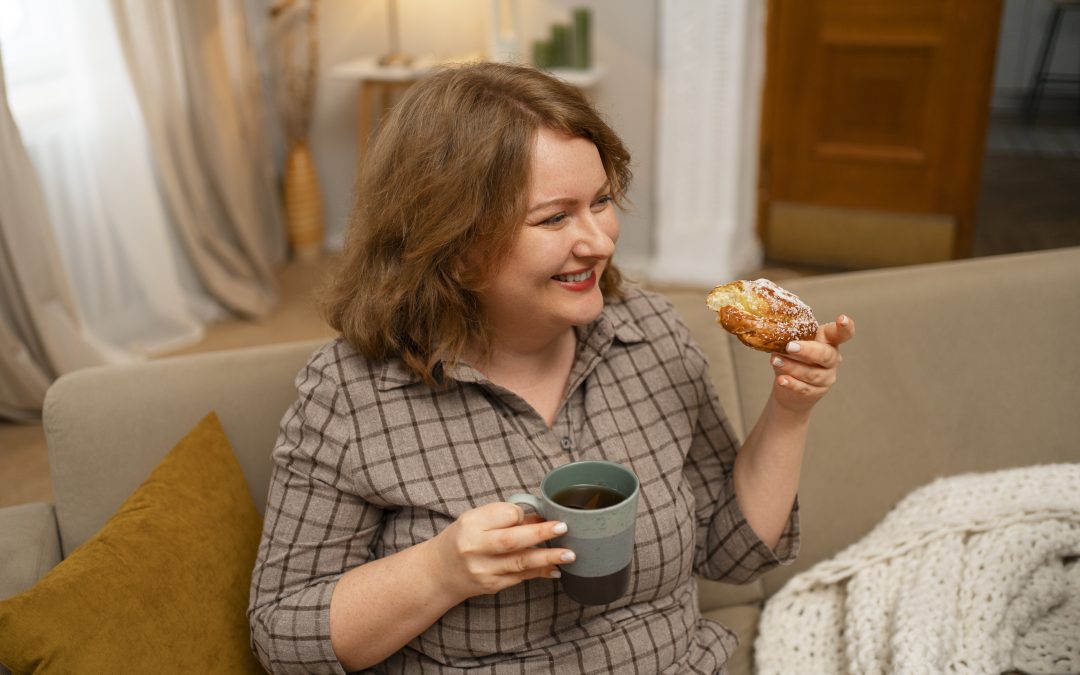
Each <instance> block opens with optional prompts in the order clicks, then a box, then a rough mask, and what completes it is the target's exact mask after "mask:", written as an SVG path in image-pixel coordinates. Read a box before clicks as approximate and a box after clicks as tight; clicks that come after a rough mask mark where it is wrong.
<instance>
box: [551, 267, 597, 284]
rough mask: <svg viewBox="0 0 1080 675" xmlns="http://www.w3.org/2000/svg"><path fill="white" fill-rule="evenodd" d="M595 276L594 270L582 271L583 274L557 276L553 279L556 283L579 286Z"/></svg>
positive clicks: (574, 273)
mask: <svg viewBox="0 0 1080 675" xmlns="http://www.w3.org/2000/svg"><path fill="white" fill-rule="evenodd" d="M592 275H593V271H592V270H582V271H581V272H573V273H571V274H556V275H555V276H553V277H552V279H554V280H555V281H563V282H566V283H571V284H578V283H581V282H582V281H586V280H588V278H589V277H591V276H592Z"/></svg>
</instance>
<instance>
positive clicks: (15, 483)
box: [0, 120, 1080, 507]
mask: <svg viewBox="0 0 1080 675" xmlns="http://www.w3.org/2000/svg"><path fill="white" fill-rule="evenodd" d="M1000 124H1004V125H1006V126H1005V130H1004V131H1003V130H1002V129H1001V128H995V127H992V131H991V139H994V142H995V143H996V145H992V146H991V145H988V148H987V157H986V160H985V163H984V165H983V174H984V179H983V189H982V196H981V199H980V201H979V207H978V215H977V224H976V235H975V251H974V252H975V255H976V256H987V255H997V254H1002V253H1012V252H1020V251H1034V250H1041V249H1048V248H1061V247H1065V246H1080V156H1077V155H1071V154H1070V153H1065V152H1056V153H1054V152H1047V151H1046V150H1045V149H1044V150H1039V149H1038V148H1040V147H1042V146H1040V145H1038V143H1045V142H1046V141H1045V134H1042V135H1036V137H1035V138H1036V140H1037V142H1036V140H1031V141H1030V142H1027V141H1023V140H1022V137H1023V136H1022V133H1021V132H1020V131H1017V123H1016V121H1015V120H1006V121H1004V122H1001V123H1000ZM1000 124H999V126H1000ZM1075 125H1076V127H1078V128H1080V120H1078V121H1077V122H1076V123H1075ZM1058 126H1061V125H1060V124H1059V125H1058ZM995 134H996V135H995ZM1069 138H1072V136H1069ZM1010 139H1011V140H1010ZM1017 139H1021V140H1017ZM1008 142H1015V143H1020V144H1021V145H1023V144H1024V143H1026V142H1027V143H1028V145H1027V146H1024V147H1026V148H1027V149H1026V150H1025V149H1023V148H1021V149H1019V150H1016V151H1015V152H1011V153H1010V152H1009V150H1008V147H1007V143H1008ZM1070 142H1071V141H1070ZM1069 147H1070V148H1071V147H1072V146H1071V145H1070V146H1069ZM325 269H326V266H325V265H318V264H315V265H312V264H306V265H305V264H298V263H293V264H290V265H287V266H285V267H284V268H283V269H282V270H281V272H280V275H279V283H280V290H281V302H280V304H279V306H278V307H277V309H275V310H274V312H273V313H272V314H271V315H270V316H268V317H266V318H265V319H263V320H261V321H241V320H229V321H225V322H222V323H219V324H216V325H214V326H211V327H209V328H208V329H207V333H206V336H205V338H204V340H203V341H202V342H201V343H199V344H198V345H195V346H193V347H189V348H187V349H183V350H180V351H179V352H175V353H176V354H180V353H193V352H207V351H217V350H222V349H234V348H237V347H244V346H249V345H260V344H271V343H277V342H289V341H293V340H302V339H307V338H318V337H327V338H329V337H330V336H332V335H333V331H331V329H330V328H329V326H327V325H326V324H324V323H323V322H322V320H321V319H319V317H318V314H317V312H316V310H315V307H314V303H313V302H312V293H313V291H314V289H315V288H316V287H317V286H319V284H320V283H321V282H322V280H323V278H324V275H325ZM827 271H829V270H815V269H811V268H797V267H784V266H775V265H774V266H770V267H768V268H766V269H763V270H759V271H757V272H756V273H755V275H756V276H766V277H769V278H772V279H774V280H777V281H780V280H782V279H785V278H790V277H793V276H801V275H804V274H814V273H820V272H827ZM51 499H52V486H51V485H50V483H49V466H48V459H47V456H46V452H45V439H44V434H43V432H42V429H41V426H40V425H26V426H17V425H5V424H0V507H3V506H8V505H11V504H20V503H23V502H29V501H50V500H51Z"/></svg>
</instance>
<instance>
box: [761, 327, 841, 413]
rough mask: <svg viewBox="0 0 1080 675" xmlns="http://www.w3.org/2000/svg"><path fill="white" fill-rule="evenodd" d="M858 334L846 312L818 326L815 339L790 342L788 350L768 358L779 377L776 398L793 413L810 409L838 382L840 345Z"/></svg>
mask: <svg viewBox="0 0 1080 675" xmlns="http://www.w3.org/2000/svg"><path fill="white" fill-rule="evenodd" d="M854 335H855V322H854V321H853V320H852V319H851V318H850V317H847V316H845V315H843V314H841V315H840V316H839V317H838V318H837V319H836V321H834V322H832V323H827V324H825V325H824V326H821V327H820V328H818V332H817V335H816V336H815V337H814V339H813V340H799V341H795V342H789V343H788V346H787V352H786V353H784V354H773V355H772V356H771V357H769V360H770V362H771V363H772V366H773V370H774V371H775V373H776V377H775V379H774V380H773V391H772V396H773V399H774V400H775V401H776V403H777V404H779V405H780V406H781V407H783V408H785V409H787V410H789V411H791V412H809V411H810V409H811V408H813V407H814V404H815V403H817V402H818V401H820V400H821V398H822V397H823V396H825V394H827V393H829V389H830V388H832V386H833V385H834V384H835V383H836V370H837V368H839V367H840V363H841V362H842V361H843V357H841V356H840V349H839V347H840V345H842V344H843V343H845V342H847V341H848V340H850V339H851V338H852V337H853V336H854Z"/></svg>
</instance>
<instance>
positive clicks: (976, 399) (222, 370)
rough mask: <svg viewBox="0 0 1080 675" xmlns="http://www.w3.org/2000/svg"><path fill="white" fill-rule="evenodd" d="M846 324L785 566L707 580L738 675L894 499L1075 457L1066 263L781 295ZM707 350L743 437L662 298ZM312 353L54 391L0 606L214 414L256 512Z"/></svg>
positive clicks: (1063, 254) (689, 308)
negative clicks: (825, 566)
mask: <svg viewBox="0 0 1080 675" xmlns="http://www.w3.org/2000/svg"><path fill="white" fill-rule="evenodd" d="M784 284H785V285H786V286H788V287H789V288H791V289H792V290H794V291H796V292H797V293H799V294H800V295H801V296H802V297H803V298H804V299H805V300H806V301H807V302H809V303H810V304H811V305H812V306H813V307H814V309H815V312H816V313H817V315H818V318H819V319H821V320H831V319H832V318H834V317H835V316H836V314H837V313H839V312H846V313H849V314H850V315H851V316H853V317H855V319H856V321H857V324H858V335H857V338H856V340H855V341H854V342H852V343H851V344H850V345H848V346H846V347H845V348H844V355H845V362H844V366H843V368H842V373H841V380H840V383H839V384H838V385H837V387H836V388H835V390H834V391H833V392H832V393H831V394H830V395H829V397H827V399H826V400H825V401H823V402H822V403H821V404H820V405H819V407H818V410H817V412H816V418H815V420H814V423H813V427H812V430H811V434H810V440H809V448H808V452H807V455H806V463H805V468H804V471H803V480H802V489H801V493H800V494H801V497H800V499H801V504H802V532H803V544H802V553H801V555H800V558H799V560H798V561H797V562H796V563H795V564H794V565H792V566H790V567H786V568H782V569H780V570H776V571H774V572H772V573H770V574H768V575H766V576H765V577H764V578H763V579H762V580H760V581H758V582H757V583H754V584H751V585H749V586H745V587H731V586H724V585H720V584H715V583H711V582H703V583H702V594H701V604H702V609H703V610H704V612H705V613H706V616H708V617H711V618H715V619H718V620H720V621H722V622H724V623H725V624H726V625H728V626H730V627H731V628H733V629H734V630H736V631H737V632H738V633H739V635H740V636H741V638H742V647H740V651H739V653H738V654H737V656H736V658H735V659H734V662H733V663H731V664H730V670H731V672H733V673H749V672H751V662H752V649H751V647H752V641H753V639H754V636H755V633H756V624H757V620H758V617H759V614H760V608H761V605H762V602H763V601H764V600H765V599H766V598H767V597H768V596H769V595H770V594H771V593H773V592H774V591H776V590H777V589H778V588H779V587H780V586H781V585H782V584H783V583H784V582H785V581H786V580H787V579H789V578H790V577H791V576H792V575H793V574H795V573H797V572H799V571H800V570H803V569H806V568H807V567H808V566H809V565H811V564H813V563H815V562H817V561H819V560H822V559H824V558H828V557H830V556H831V555H833V554H834V553H836V552H837V551H839V550H840V549H841V548H843V547H844V546H846V545H847V544H850V543H851V542H853V541H855V540H856V539H858V538H859V537H860V536H862V535H863V534H865V533H866V532H867V531H868V530H869V529H870V528H871V527H872V526H873V525H874V524H875V523H876V522H878V520H880V519H881V517H882V516H883V515H884V514H885V512H886V511H887V510H888V509H889V508H890V506H892V505H893V504H894V503H895V502H896V501H897V500H899V499H900V498H901V497H902V496H904V495H905V494H906V493H908V492H909V491H910V490H912V489H913V488H915V487H917V486H919V485H922V484H924V483H927V482H928V481H930V480H931V479H933V478H935V477H938V476H943V475H950V474H955V473H960V472H966V471H976V470H990V469H996V468H1003V467H1011V466H1021V465H1028V464H1035V463H1045V462H1060V461H1074V462H1075V461H1080V440H1078V439H1080V349H1078V348H1077V347H1076V345H1075V344H1073V342H1074V340H1075V339H1076V338H1077V336H1080V248H1074V249H1065V250H1058V251H1050V252H1042V253H1034V254H1021V255H1014V256H1003V257H999V258H985V259H977V260H971V261H963V262H954V263H943V264H935V265H928V266H919V267H908V268H901V269H894V270H884V271H871V272H859V273H849V274H841V275H832V276H824V277H814V278H804V279H799V280H791V281H787V282H784ZM670 295H671V297H672V299H673V300H674V301H675V302H676V304H677V305H678V306H679V308H680V310H681V312H682V314H683V316H684V317H685V318H686V320H687V322H688V323H689V324H690V327H691V329H692V331H693V332H694V334H695V335H696V337H697V340H698V342H699V343H700V344H701V345H702V346H703V347H704V348H705V350H706V351H707V352H708V354H709V357H710V359H711V362H712V369H713V376H714V379H715V382H716V386H717V389H718V391H719V392H720V396H721V398H722V400H723V403H724V406H725V408H726V409H727V411H728V414H729V416H730V417H731V419H732V421H733V423H734V424H735V426H736V429H737V430H738V431H739V432H740V433H745V431H746V429H747V428H748V425H750V424H752V423H753V420H754V418H755V417H756V414H757V412H758V410H759V409H760V408H761V406H762V403H763V401H764V399H765V397H766V396H767V394H768V390H769V386H770V382H771V369H770V367H769V365H768V363H767V359H766V357H765V356H764V355H762V354H760V353H757V352H753V351H751V350H749V349H746V348H745V347H742V346H741V345H739V344H738V343H737V342H735V341H734V340H732V339H730V338H729V337H728V336H727V335H726V333H724V332H723V331H722V330H721V329H720V328H719V327H718V326H716V325H715V323H714V318H713V317H714V315H713V313H712V312H709V311H708V310H707V309H705V307H704V297H703V294H702V293H701V292H692V293H691V292H677V293H671V294H670ZM316 344H317V343H300V344H288V345H281V346H272V347H263V348H252V349H244V350H238V351H232V352H221V353H214V354H204V355H196V356H187V357H178V358H172V359H164V360H159V361H152V362H148V363H142V364H137V365H125V366H115V367H106V368H98V369H90V370H85V371H80V372H76V373H73V374H71V375H68V376H65V377H63V378H61V379H60V380H59V381H57V382H56V384H55V385H54V386H53V387H52V389H51V390H50V391H49V395H48V399H47V401H46V409H45V430H46V434H47V438H48V445H49V461H50V466H51V469H52V480H53V485H54V490H55V495H56V500H55V505H50V504H29V505H23V506H19V507H13V508H9V509H4V510H0V559H2V560H3V561H4V564H3V566H2V567H0V597H7V596H8V595H11V594H14V593H16V592H18V591H20V590H22V589H25V588H27V587H29V586H30V585H32V584H33V583H34V581H35V580H36V579H37V578H39V577H40V575H42V574H43V573H44V572H45V571H47V570H48V569H49V568H51V567H52V566H53V565H55V564H56V563H57V562H59V561H60V560H61V558H62V557H63V556H66V555H67V554H69V553H70V552H71V551H72V550H74V549H75V548H76V547H77V546H79V544H80V543H82V542H83V541H85V540H86V539H87V538H88V537H89V536H90V535H91V534H93V533H94V532H95V531H96V530H97V529H98V528H100V527H101V526H102V524H103V523H104V522H105V521H106V519H107V518H108V517H109V515H110V514H111V513H112V512H113V511H115V510H116V509H117V507H119V505H120V504H121V502H122V501H123V500H124V499H125V498H126V497H127V495H128V494H130V493H131V492H132V490H134V489H135V487H136V486H137V485H138V484H139V483H140V482H141V481H142V480H143V478H145V477H146V475H147V474H148V472H149V471H150V470H151V468H152V467H153V466H154V465H155V464H156V463H157V462H158V461H159V460H160V458H161V457H162V456H163V455H164V454H165V452H166V451H167V450H168V449H169V448H170V447H171V446H172V445H173V444H174V443H175V442H176V441H177V440H178V439H179V438H180V437H181V436H183V435H184V433H185V432H186V431H187V430H188V429H190V428H191V427H192V426H193V425H194V424H195V423H196V422H197V421H198V420H199V419H200V418H201V417H202V416H203V415H204V414H206V412H208V411H209V410H211V409H213V410H215V411H217V413H218V415H219V417H220V418H221V420H222V423H223V425H224V428H225V431H226V432H227V434H228V436H229V438H230V440H231V441H232V443H233V445H234V447H235V450H236V453H237V455H238V457H239V459H240V463H241V465H242V467H243V470H244V472H245V476H246V478H247V481H248V485H249V486H250V488H251V491H252V494H253V496H254V498H255V501H256V504H257V505H258V507H259V508H260V509H262V508H263V506H264V505H265V496H266V487H267V484H268V480H269V472H270V464H269V460H268V456H269V451H270V448H271V446H272V445H273V442H274V438H275V435H276V433H277V423H278V420H279V418H280V417H281V414H282V412H283V411H284V410H285V408H286V407H287V406H288V405H289V404H290V403H291V402H292V399H293V397H294V390H293V385H292V380H293V376H294V374H295V373H296V372H297V370H298V369H299V368H300V367H301V366H302V365H303V363H304V361H305V360H306V358H307V356H308V354H309V353H310V352H311V351H312V350H313V349H314V348H315V346H316Z"/></svg>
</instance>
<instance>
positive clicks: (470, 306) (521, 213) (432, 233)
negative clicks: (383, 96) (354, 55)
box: [321, 63, 631, 386]
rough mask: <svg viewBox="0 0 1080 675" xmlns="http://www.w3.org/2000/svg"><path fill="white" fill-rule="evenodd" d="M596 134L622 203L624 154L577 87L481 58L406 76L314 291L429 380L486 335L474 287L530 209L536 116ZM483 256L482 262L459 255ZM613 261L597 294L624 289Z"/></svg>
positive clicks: (373, 355) (481, 344) (335, 322)
mask: <svg viewBox="0 0 1080 675" xmlns="http://www.w3.org/2000/svg"><path fill="white" fill-rule="evenodd" d="M541 127H546V128H548V129H551V130H553V131H558V132H562V133H565V134H568V135H571V136H576V137H581V138H585V139H587V140H590V141H592V142H593V143H594V144H595V145H596V148H597V150H598V151H599V153H600V160H601V162H602V163H603V166H604V172H605V173H606V174H607V178H608V181H609V183H610V186H611V194H612V196H613V198H614V200H615V203H616V204H617V205H619V206H623V205H624V202H625V199H626V190H627V188H628V186H629V183H630V178H631V172H630V168H629V163H630V154H629V152H627V150H626V147H625V146H624V145H623V143H622V141H621V140H620V139H619V137H618V136H617V135H616V134H615V132H614V131H612V129H611V127H609V126H608V125H607V124H606V123H605V122H604V120H603V119H602V118H601V117H600V115H599V114H598V113H597V112H596V110H594V109H593V107H592V106H591V105H590V104H589V102H588V101H587V100H586V99H585V97H584V96H582V94H581V93H580V92H579V91H578V90H577V89H575V88H574V87H572V86H570V85H569V84H566V83H565V82H563V81H561V80H558V79H556V78H555V77H552V76H550V75H548V74H545V73H542V72H540V71H538V70H535V69H532V68H527V67H522V66H511V65H506V64H496V63H482V64H471V65H466V66H456V67H449V68H446V69H443V70H440V71H439V72H437V73H435V74H433V75H430V76H428V77H425V78H424V79H422V80H421V81H420V82H418V83H417V84H415V85H413V86H412V87H411V88H410V89H409V90H408V91H407V92H406V94H405V96H404V97H403V98H402V99H401V101H400V102H399V103H397V105H395V106H394V108H393V109H392V110H391V111H390V113H389V114H388V116H387V117H386V119H385V120H384V121H383V123H382V125H381V128H380V130H379V132H378V136H377V138H376V139H375V141H374V143H373V144H372V145H371V146H370V150H369V152H368V156H367V157H365V158H364V166H363V168H362V170H361V174H360V178H359V181H358V184H357V194H356V204H355V206H354V208H353V212H352V216H351V219H350V223H349V232H348V237H347V240H346V244H345V250H344V255H343V256H342V258H341V260H340V264H339V269H338V270H337V273H336V275H335V276H334V278H333V280H332V282H331V283H330V285H329V286H328V288H327V289H326V292H325V293H324V297H323V298H322V303H321V305H322V310H323V314H324V315H325V317H326V319H327V321H328V322H329V323H330V325H331V326H333V327H334V328H335V329H336V330H338V331H340V332H341V334H342V335H343V336H344V338H345V339H346V340H347V341H348V342H349V343H351V344H352V345H353V346H354V347H355V348H356V349H357V350H359V351H360V353H362V354H363V355H364V356H365V357H367V358H368V359H370V360H372V361H384V360H386V359H389V358H392V357H399V358H400V359H401V360H402V362H403V363H404V364H405V366H406V367H408V368H409V369H410V370H411V371H413V372H415V373H416V374H417V375H419V376H420V377H421V378H423V380H424V381H426V382H427V383H428V384H430V385H432V386H436V385H438V384H440V383H441V382H442V381H443V376H442V369H441V368H439V364H440V362H443V361H445V362H447V363H452V362H454V361H457V360H458V359H459V358H460V356H461V355H462V353H463V352H464V351H465V350H466V349H467V348H468V349H476V350H479V351H481V352H486V351H487V349H488V347H489V345H490V336H489V334H488V332H487V330H486V327H485V325H484V322H483V320H482V314H481V311H480V303H479V300H478V297H477V291H478V290H479V289H480V288H482V287H483V284H484V283H485V282H486V281H487V280H489V279H491V277H492V276H493V274H494V273H495V272H496V271H497V270H498V265H499V263H500V262H501V261H503V260H504V259H505V258H506V256H507V254H508V253H509V251H510V248H511V246H512V245H513V243H514V238H515V237H516V235H517V233H518V231H519V230H520V228H521V227H522V226H523V224H524V223H525V217H526V212H527V207H528V203H527V200H528V188H529V170H530V160H531V156H532V147H533V140H534V138H535V136H536V133H537V130H538V129H539V128H541ZM466 259H468V260H470V261H476V260H481V261H484V263H483V264H482V266H481V267H480V268H479V269H478V268H476V267H475V266H473V265H469V264H467V263H466ZM621 283H622V279H621V275H620V273H619V270H618V268H617V267H616V266H615V265H614V264H609V265H608V266H607V267H606V269H605V270H604V273H603V276H602V277H601V279H600V290H601V291H602V292H603V294H604V295H605V297H609V298H610V297H621V295H622V293H621V290H620V285H621Z"/></svg>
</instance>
